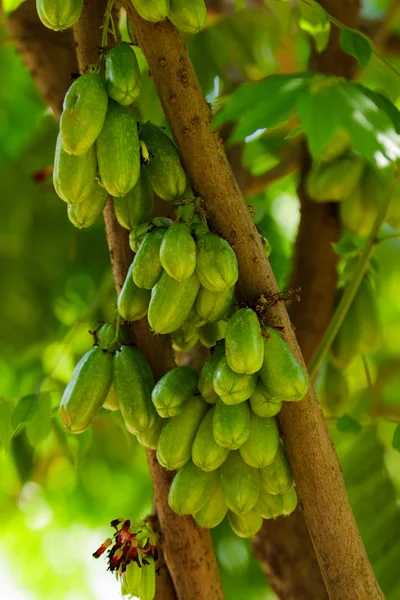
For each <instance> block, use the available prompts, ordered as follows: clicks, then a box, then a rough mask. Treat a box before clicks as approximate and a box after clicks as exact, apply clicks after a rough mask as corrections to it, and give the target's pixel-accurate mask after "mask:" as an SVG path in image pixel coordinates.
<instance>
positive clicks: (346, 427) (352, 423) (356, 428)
mask: <svg viewBox="0 0 400 600" xmlns="http://www.w3.org/2000/svg"><path fill="white" fill-rule="evenodd" d="M336 427H337V428H338V430H339V431H341V432H342V433H360V431H361V430H362V425H361V424H360V423H359V422H358V421H357V420H356V419H354V417H351V416H350V415H342V416H341V417H340V419H338V422H337V423H336Z"/></svg>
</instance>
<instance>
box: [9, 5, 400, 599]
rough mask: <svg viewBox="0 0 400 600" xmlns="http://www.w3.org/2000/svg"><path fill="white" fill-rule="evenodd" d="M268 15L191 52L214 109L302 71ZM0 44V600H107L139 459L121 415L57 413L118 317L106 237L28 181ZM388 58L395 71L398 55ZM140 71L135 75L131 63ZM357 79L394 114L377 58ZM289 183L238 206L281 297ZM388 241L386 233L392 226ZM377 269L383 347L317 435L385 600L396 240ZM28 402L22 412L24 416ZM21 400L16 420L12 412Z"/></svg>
mask: <svg viewBox="0 0 400 600" xmlns="http://www.w3.org/2000/svg"><path fill="white" fill-rule="evenodd" d="M242 4H243V5H244V4H245V3H242ZM267 4H269V5H271V6H269V10H264V11H259V10H250V9H245V10H243V11H241V12H238V13H236V14H235V15H234V16H232V17H229V18H226V19H223V20H215V21H212V22H211V23H210V26H209V27H208V28H207V29H206V30H205V31H204V32H202V33H201V34H199V35H197V36H196V37H195V39H193V40H191V42H190V51H191V55H192V57H193V60H194V62H195V65H196V68H197V71H198V74H199V77H200V80H201V83H202V86H203V89H204V92H205V93H206V94H207V95H208V98H209V99H210V100H214V99H215V98H216V97H217V96H219V95H223V94H226V93H228V92H229V91H231V87H232V82H233V81H235V80H237V81H238V82H240V81H242V80H247V79H251V80H257V79H260V78H262V77H264V76H266V75H268V74H271V73H275V72H282V71H288V72H291V71H298V70H302V69H304V68H305V67H306V64H307V59H308V56H309V41H308V39H307V38H306V36H305V35H304V33H301V32H298V30H297V29H296V28H295V32H293V29H292V28H289V26H288V22H287V18H286V17H287V16H286V15H285V14H284V10H283V9H282V8H281V7H280V8H279V10H277V5H278V4H280V3H278V2H275V5H274V4H273V2H271V1H270V2H269V3H267ZM282 4H286V3H282ZM387 4H388V3H387V2H378V1H377V0H376V1H369V2H368V3H364V8H363V11H364V15H365V16H366V17H369V18H380V17H381V16H382V15H384V14H385V10H386V7H387ZM272 9H275V10H272ZM279 11H281V12H279ZM0 36H1V45H0V73H1V81H2V85H1V86H0V181H1V186H0V196H1V198H0V271H1V282H2V285H1V294H0V327H1V335H0V396H1V399H0V444H1V445H2V448H1V449H0V473H1V474H2V477H1V479H0V515H1V521H2V527H1V534H0V580H1V581H2V592H3V594H4V597H5V598H12V599H13V600H36V599H39V598H40V599H41V600H46V599H52V600H54V599H57V600H92V599H93V600H103V599H104V600H106V599H107V600H112V599H114V598H119V586H118V584H117V582H116V581H115V579H114V578H113V576H112V575H111V574H110V573H107V572H106V571H105V561H102V560H99V561H95V560H93V559H92V557H91V554H92V552H93V551H94V550H95V549H96V548H97V547H98V546H99V545H100V543H101V542H102V541H103V539H104V538H106V537H107V536H108V535H109V526H108V525H109V522H110V521H111V520H112V519H114V518H117V517H125V516H126V517H129V516H133V517H135V516H138V517H139V516H145V515H146V514H147V513H148V512H149V510H150V506H151V483H150V479H149V474H148V471H147V467H146V463H145V456H144V451H143V449H142V448H141V447H140V446H139V445H138V444H137V443H136V440H135V439H134V437H133V436H131V435H130V434H129V433H127V431H126V430H125V428H124V426H123V424H122V423H121V419H120V417H119V415H118V414H114V413H108V412H106V411H103V413H102V414H101V415H100V416H99V418H97V419H96V421H95V423H94V424H93V426H92V427H91V428H90V430H89V431H87V432H86V433H84V434H82V435H80V436H75V437H74V436H71V435H68V434H66V433H65V432H64V430H63V427H62V426H61V424H60V421H59V419H58V416H57V410H56V409H57V406H58V403H59V401H60V397H61V393H62V391H63V389H64V387H65V385H66V383H67V382H68V380H69V378H70V376H71V373H72V370H73V367H74V365H75V364H76V362H77V360H78V359H79V358H80V357H81V356H82V354H83V353H84V352H85V351H86V350H87V349H89V347H90V345H91V337H90V334H89V333H88V332H89V330H90V329H92V328H95V327H96V324H97V322H98V321H103V320H107V319H108V318H109V317H110V315H111V314H112V311H113V309H114V305H115V301H116V298H115V293H114V290H113V285H112V278H111V270H110V265H109V259H108V252H107V245H106V240H105V233H104V224H103V222H102V220H100V221H99V222H97V223H96V224H95V225H94V226H93V227H91V228H90V229H88V230H82V231H78V230H77V229H75V228H74V227H73V225H72V224H71V223H70V222H69V221H68V219H67V214H66V205H65V204H64V203H63V202H62V201H61V200H60V199H59V198H58V197H57V196H56V194H55V193H54V191H53V188H52V182H51V177H49V178H46V179H45V180H44V181H39V182H38V181H36V180H35V177H34V174H35V173H37V172H38V171H41V170H42V169H45V168H47V167H51V165H52V162H53V153H54V145H55V140H56V135H57V126H56V123H55V122H54V119H53V117H52V115H51V114H49V111H48V109H47V107H46V106H45V105H44V104H43V102H42V100H41V98H40V97H39V95H38V93H37V91H36V89H35V86H34V84H33V83H32V81H31V79H30V76H29V74H28V73H27V71H26V70H25V68H24V67H23V65H22V64H21V61H20V58H19V57H18V56H17V54H16V52H15V49H14V46H13V43H12V40H10V39H8V38H7V36H6V34H5V32H4V30H1V32H0ZM388 58H389V59H390V61H391V63H392V64H394V65H397V68H399V67H400V60H399V58H398V57H397V56H396V55H390V56H388ZM141 64H142V67H143V73H146V66H145V65H144V61H143V59H142V58H141ZM363 81H364V82H366V83H367V84H368V85H371V87H373V88H374V89H380V90H384V91H386V93H387V94H388V95H389V96H390V98H391V100H392V101H393V102H395V103H397V104H398V106H400V78H399V77H398V76H396V75H395V74H394V73H393V72H391V71H390V70H389V69H386V68H385V67H384V66H383V65H382V63H380V62H379V61H378V60H377V59H373V60H372V62H371V63H370V65H369V67H368V68H367V69H366V70H365V71H364V73H363ZM139 110H140V113H141V117H142V119H143V120H147V119H152V120H153V121H155V122H158V123H162V122H163V117H162V113H161V109H160V106H159V103H158V100H157V97H156V94H155V91H154V87H153V84H152V80H151V79H150V78H147V77H144V86H143V93H142V95H141V97H140V101H139ZM284 135H285V134H284V133H282V134H281V139H280V141H279V140H278V142H277V141H276V138H275V137H274V136H272V137H269V136H268V134H267V133H266V134H264V135H262V136H261V137H258V138H256V139H251V140H247V143H246V149H245V153H244V162H245V164H246V166H247V168H248V169H249V170H251V171H252V172H253V173H255V174H260V173H263V172H264V171H266V170H267V169H269V168H270V167H271V166H273V165H274V164H275V163H276V160H277V159H276V150H277V149H279V147H280V145H281V144H283V143H285V138H284ZM278 138H279V136H278ZM296 184H297V175H296V174H294V175H293V174H292V175H289V176H287V177H285V178H284V179H282V180H281V181H280V182H278V183H276V184H274V185H272V186H270V187H269V188H268V189H267V190H266V191H265V192H263V193H261V194H259V195H257V196H256V197H252V198H248V199H247V200H248V202H249V204H251V205H252V206H254V207H255V208H256V213H255V220H256V222H257V223H258V224H259V226H260V227H261V229H263V230H264V231H265V234H266V235H267V237H268V239H269V241H270V242H271V244H272V248H273V251H272V255H271V262H272V266H273V269H274V272H275V274H276V276H277V278H278V281H279V284H280V286H281V288H282V289H284V288H285V285H287V281H288V276H289V273H290V268H291V259H292V249H293V243H294V240H295V236H296V231H297V226H298V222H299V205H298V200H297V197H296ZM385 230H386V231H387V232H388V233H393V231H394V230H393V229H392V228H390V226H389V225H385ZM375 256H376V267H377V269H378V271H379V290H380V293H379V307H380V318H381V323H382V331H383V345H382V348H381V349H380V351H379V352H377V353H376V354H375V355H373V356H369V357H368V359H367V360H368V366H369V370H370V372H371V376H372V386H371V385H368V380H367V377H366V373H365V368H364V363H363V361H362V360H361V358H360V360H357V361H356V362H355V363H354V364H353V365H352V366H351V369H350V372H349V379H350V383H351V390H352V394H351V398H350V401H349V402H348V403H347V405H346V406H345V407H341V408H340V411H339V413H338V414H335V415H329V423H330V427H331V430H332V435H333V437H334V440H335V444H336V447H337V451H338V453H339V457H340V461H341V464H342V466H343V473H344V476H345V480H346V485H347V488H348V492H349V495H350V499H351V502H352V504H353V508H354V510H355V514H356V518H357V520H358V523H359V526H360V530H361V534H362V536H363V539H364V541H365V544H366V547H367V551H368V553H369V556H370V558H371V560H372V563H373V566H374V569H375V571H376V573H377V576H378V578H379V580H380V583H381V585H382V587H383V589H384V590H385V593H386V595H387V597H388V598H389V599H391V600H396V599H397V598H399V597H400V581H399V576H398V565H399V564H400V543H399V539H400V535H399V534H400V507H399V496H400V453H399V452H398V451H397V450H396V449H395V448H393V434H394V431H395V429H396V422H397V423H398V422H399V421H400V369H399V366H400V300H399V298H400V271H399V268H398V265H399V263H400V240H393V241H391V242H388V243H385V244H381V245H380V246H379V248H378V249H377V251H376V255H375ZM25 396H28V397H30V399H28V400H27V401H26V402H25V403H24V402H22V403H21V402H20V400H21V398H23V397H25ZM32 396H35V397H36V400H35V402H37V403H38V404H37V410H36V412H34V413H31V412H30V410H29V409H27V406H28V404H29V405H30V404H32V402H31V401H32ZM18 403H19V413H18V411H17V413H16V412H15V410H14V412H13V409H14V407H15V406H16V405H17V404H18ZM343 415H345V417H343ZM346 415H347V416H346ZM340 417H341V418H340ZM10 434H13V435H12V436H11V435H10ZM315 493H316V494H318V490H315ZM213 537H214V541H215V548H216V553H217V558H218V561H219V563H220V566H221V572H222V576H223V581H224V586H225V590H226V597H227V600H239V599H242V598H244V597H245V598H246V599H248V600H266V599H267V598H273V597H274V596H273V594H272V592H270V591H269V590H268V588H267V586H266V584H265V580H264V577H263V575H262V573H261V570H260V568H259V565H258V563H257V561H256V560H255V559H254V558H253V557H252V550H251V544H250V542H247V541H244V540H241V539H239V538H237V537H235V536H234V534H233V533H232V532H231V531H230V529H229V528H228V527H226V526H225V525H224V524H222V525H221V526H220V527H218V528H217V529H216V530H215V531H214V532H213Z"/></svg>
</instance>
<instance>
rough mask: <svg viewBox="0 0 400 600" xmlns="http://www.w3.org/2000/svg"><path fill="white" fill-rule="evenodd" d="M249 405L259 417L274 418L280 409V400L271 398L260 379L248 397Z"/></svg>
mask: <svg viewBox="0 0 400 600" xmlns="http://www.w3.org/2000/svg"><path fill="white" fill-rule="evenodd" d="M250 405H251V408H252V409H253V411H254V412H255V413H256V415H258V416H259V417H274V416H275V415H277V414H278V413H279V411H280V410H281V408H282V400H279V399H278V398H272V397H271V396H270V395H269V394H268V392H267V389H266V387H265V385H264V384H263V382H262V381H261V379H259V380H258V381H257V385H256V389H255V390H254V392H253V394H252V395H251V396H250Z"/></svg>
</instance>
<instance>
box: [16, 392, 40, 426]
mask: <svg viewBox="0 0 400 600" xmlns="http://www.w3.org/2000/svg"><path fill="white" fill-rule="evenodd" d="M38 405H39V397H38V396H33V395H32V396H24V397H23V398H20V399H19V400H18V403H17V405H16V406H15V407H14V410H13V412H12V415H11V427H12V429H13V432H14V433H15V432H16V431H17V429H18V428H19V427H20V426H22V425H25V423H27V422H28V421H30V420H31V419H33V417H34V416H35V414H36V412H37V409H38Z"/></svg>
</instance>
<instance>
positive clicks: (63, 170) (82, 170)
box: [53, 134, 98, 204]
mask: <svg viewBox="0 0 400 600" xmlns="http://www.w3.org/2000/svg"><path fill="white" fill-rule="evenodd" d="M96 174H97V158H96V149H95V147H94V146H92V147H91V148H89V150H88V151H87V152H86V153H85V154H83V155H81V156H74V155H73V154H68V153H67V152H65V150H64V148H63V145H62V140H61V135H60V134H58V137H57V144H56V153H55V157H54V171H53V184H54V189H55V190H56V192H57V194H58V196H59V197H60V198H61V200H64V201H65V202H68V203H69V204H78V202H81V201H82V200H85V198H88V197H89V196H90V194H91V192H92V190H93V188H94V187H98V184H97V183H96V179H95V178H96Z"/></svg>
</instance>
